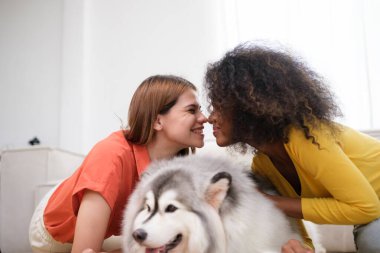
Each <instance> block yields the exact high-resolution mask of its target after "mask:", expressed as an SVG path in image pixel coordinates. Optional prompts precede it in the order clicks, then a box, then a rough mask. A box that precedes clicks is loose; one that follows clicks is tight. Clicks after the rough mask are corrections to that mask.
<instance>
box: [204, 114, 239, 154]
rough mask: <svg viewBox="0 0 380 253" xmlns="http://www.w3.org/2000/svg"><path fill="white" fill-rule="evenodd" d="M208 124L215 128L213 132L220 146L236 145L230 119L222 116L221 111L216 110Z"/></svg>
mask: <svg viewBox="0 0 380 253" xmlns="http://www.w3.org/2000/svg"><path fill="white" fill-rule="evenodd" d="M208 122H209V123H210V124H212V126H213V127H212V130H213V134H214V136H215V138H216V143H217V144H218V146H220V147H226V146H229V145H232V144H234V142H233V140H232V123H231V118H230V117H227V116H225V115H222V114H221V113H220V111H218V110H216V109H215V108H214V109H213V110H212V112H211V114H210V116H209V118H208Z"/></svg>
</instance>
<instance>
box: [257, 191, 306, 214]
mask: <svg viewBox="0 0 380 253" xmlns="http://www.w3.org/2000/svg"><path fill="white" fill-rule="evenodd" d="M264 195H265V196H266V197H267V198H269V199H270V200H272V201H273V202H274V204H275V205H276V206H277V207H278V208H279V209H281V210H282V211H283V212H284V213H285V214H286V215H287V216H289V217H293V218H297V219H303V214H302V208H301V199H298V198H288V197H282V196H274V195H269V194H267V193H264Z"/></svg>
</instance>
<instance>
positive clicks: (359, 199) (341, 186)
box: [252, 126, 380, 224]
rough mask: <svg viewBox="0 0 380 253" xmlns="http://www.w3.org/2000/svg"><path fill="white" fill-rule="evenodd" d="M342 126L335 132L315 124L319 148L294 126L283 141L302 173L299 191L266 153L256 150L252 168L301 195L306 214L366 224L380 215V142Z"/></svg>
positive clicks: (282, 188) (315, 218)
mask: <svg viewBox="0 0 380 253" xmlns="http://www.w3.org/2000/svg"><path fill="white" fill-rule="evenodd" d="M341 129H342V132H341V133H340V134H339V135H338V136H337V137H336V138H334V137H332V136H331V135H329V134H327V132H326V131H325V130H324V129H323V128H322V129H320V130H312V135H313V136H315V138H316V141H317V142H318V143H319V144H320V148H318V146H317V145H315V144H313V143H312V141H311V140H310V139H306V138H305V136H304V133H303V131H302V130H300V129H295V128H293V129H291V131H290V133H289V142H288V143H286V144H284V147H285V150H286V152H287V153H288V154H289V157H290V158H291V159H292V161H293V164H294V167H295V168H296V170H297V174H298V177H299V179H300V183H301V195H300V196H299V195H298V194H297V193H296V192H295V191H294V189H293V187H292V186H291V185H290V184H289V183H288V182H287V180H286V179H285V178H284V177H283V176H282V175H281V174H280V173H279V171H278V170H277V169H276V168H275V166H274V165H273V164H272V162H271V160H270V159H269V157H268V156H266V155H265V154H263V153H258V154H257V155H255V157H254V158H253V163H252V169H253V171H254V172H255V173H258V174H261V175H262V176H264V177H266V178H268V179H269V180H270V181H271V182H272V183H273V184H274V186H275V187H276V188H277V190H278V191H279V192H280V194H281V195H283V196H288V197H300V198H301V206H302V213H303V216H304V219H305V220H310V221H312V222H315V223H319V224H365V223H368V222H370V221H372V220H374V219H376V218H378V217H380V202H379V196H380V142H379V141H378V140H376V139H375V138H372V137H370V136H367V135H365V134H363V133H360V132H359V131H356V130H354V129H351V128H348V127H346V126H341ZM278 169H281V168H278Z"/></svg>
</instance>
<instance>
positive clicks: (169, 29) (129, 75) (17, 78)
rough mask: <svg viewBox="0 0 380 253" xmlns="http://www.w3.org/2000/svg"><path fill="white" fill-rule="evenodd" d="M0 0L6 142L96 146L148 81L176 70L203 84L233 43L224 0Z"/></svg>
mask: <svg viewBox="0 0 380 253" xmlns="http://www.w3.org/2000/svg"><path fill="white" fill-rule="evenodd" d="M0 1H1V5H0V11H1V13H0V17H1V22H0V32H1V44H0V50H1V51H0V55H1V56H2V57H1V58H0V64H1V68H0V71H1V72H0V73H1V75H0V84H1V90H0V94H1V95H0V96H1V97H0V102H1V108H0V118H1V124H0V150H1V149H5V148H15V147H22V146H25V145H27V141H28V140H29V139H31V138H32V137H33V136H38V138H39V139H40V140H41V142H42V144H43V145H48V146H53V147H60V148H63V149H67V150H71V151H74V152H79V153H87V151H88V150H89V149H90V148H91V147H92V146H93V144H94V143H95V142H97V141H98V140H99V139H101V138H104V137H105V136H106V135H108V134H109V133H110V132H112V131H114V130H117V129H119V128H120V126H121V121H120V119H122V120H123V121H124V122H123V123H124V124H125V121H126V119H127V112H128V106H129V101H130V99H131V96H132V94H133V91H134V90H135V89H136V87H137V86H138V84H140V83H141V81H142V80H143V79H145V78H146V77H148V76H149V75H153V74H158V73H161V74H176V75H181V76H183V77H185V78H187V79H189V80H190V81H192V82H193V83H195V84H196V85H198V87H199V88H200V90H201V86H202V79H203V74H204V71H205V66H206V64H207V63H208V62H209V61H211V60H213V59H216V58H217V57H219V56H220V55H221V54H222V53H223V51H224V50H223V48H224V47H223V45H222V40H221V39H220V38H219V37H220V34H221V29H222V27H221V24H222V21H221V16H220V14H221V11H220V10H218V8H220V4H219V1H218V0H212V1H203V0H196V1H186V0H177V1H170V0H160V1H156V0H149V1H147V0H144V1H132V0H131V1H125V0H112V1H101V0H61V1H58V0H49V1H44V0H23V1H22V0H16V1H12V0H0ZM119 118H120V119H119ZM208 131H209V132H210V130H208Z"/></svg>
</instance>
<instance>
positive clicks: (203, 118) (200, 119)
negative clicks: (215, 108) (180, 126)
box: [198, 112, 208, 124]
mask: <svg viewBox="0 0 380 253" xmlns="http://www.w3.org/2000/svg"><path fill="white" fill-rule="evenodd" d="M198 121H199V122H201V123H202V124H203V123H206V122H207V121H208V119H207V117H206V116H205V115H204V114H203V112H200V115H199V117H198Z"/></svg>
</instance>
